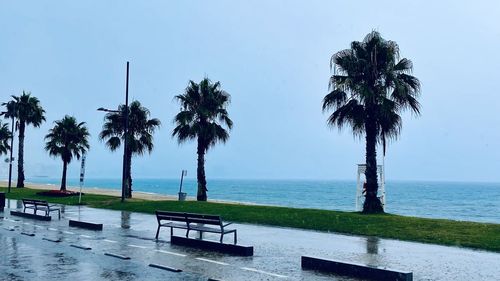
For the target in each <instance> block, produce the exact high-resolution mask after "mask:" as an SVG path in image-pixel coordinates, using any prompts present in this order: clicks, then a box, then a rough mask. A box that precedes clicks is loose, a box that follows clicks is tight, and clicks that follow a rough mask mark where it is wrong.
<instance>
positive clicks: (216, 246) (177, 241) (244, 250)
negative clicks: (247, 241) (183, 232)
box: [170, 236, 253, 257]
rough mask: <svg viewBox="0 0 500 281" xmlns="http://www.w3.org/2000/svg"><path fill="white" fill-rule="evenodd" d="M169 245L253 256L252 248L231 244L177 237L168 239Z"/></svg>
mask: <svg viewBox="0 0 500 281" xmlns="http://www.w3.org/2000/svg"><path fill="white" fill-rule="evenodd" d="M170 243H172V244H173V245H181V246H188V247H193V248H200V249H205V250H211V251H216V252H221V253H225V254H232V255H236V256H245V257H249V256H253V247H252V246H240V245H233V244H224V243H219V242H213V241H207V240H199V239H191V238H185V237H179V236H172V237H171V239H170Z"/></svg>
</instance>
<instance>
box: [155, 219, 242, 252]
mask: <svg viewBox="0 0 500 281" xmlns="http://www.w3.org/2000/svg"><path fill="white" fill-rule="evenodd" d="M156 219H157V221H158V229H157V230H156V239H158V235H159V234H160V228H161V227H170V237H172V236H173V234H174V232H173V231H174V228H178V229H185V230H186V238H188V236H189V232H190V231H191V230H193V231H199V232H200V239H202V238H203V237H202V235H203V232H210V233H219V234H220V242H221V243H222V241H223V239H224V235H225V234H229V233H234V244H235V245H236V243H237V234H236V229H226V228H225V227H226V226H228V225H230V224H232V223H224V222H223V221H222V218H221V217H220V216H215V215H205V214H193V213H179V212H167V211H156ZM162 221H167V222H165V223H162ZM207 225H209V226H207ZM210 225H213V226H218V227H210Z"/></svg>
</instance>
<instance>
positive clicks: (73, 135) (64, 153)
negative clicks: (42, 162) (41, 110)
mask: <svg viewBox="0 0 500 281" xmlns="http://www.w3.org/2000/svg"><path fill="white" fill-rule="evenodd" d="M54 123H55V125H54V128H52V129H50V130H49V133H48V134H47V135H46V136H45V140H46V141H47V142H46V144H45V150H47V151H48V152H49V154H50V156H53V157H61V159H62V161H63V171H62V179H61V191H66V171H67V168H68V164H69V163H70V162H71V160H72V159H73V157H76V159H80V157H81V156H82V155H83V154H84V153H85V152H87V150H88V149H89V148H90V147H89V142H88V138H89V136H90V134H89V132H88V129H87V127H86V126H85V122H80V123H78V122H77V121H76V118H75V117H73V116H68V115H66V116H64V118H63V119H61V120H57V121H55V122H54Z"/></svg>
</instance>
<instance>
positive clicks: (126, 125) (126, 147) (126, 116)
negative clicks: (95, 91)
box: [97, 61, 129, 202]
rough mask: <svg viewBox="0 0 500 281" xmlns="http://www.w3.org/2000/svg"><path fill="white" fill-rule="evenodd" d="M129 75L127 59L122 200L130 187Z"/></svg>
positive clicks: (117, 111) (114, 111) (99, 109)
mask: <svg viewBox="0 0 500 281" xmlns="http://www.w3.org/2000/svg"><path fill="white" fill-rule="evenodd" d="M128 77H129V62H128V61H127V78H126V83H125V112H124V113H123V114H124V115H125V116H124V118H123V119H124V121H123V170H122V200H121V201H122V202H125V193H126V190H127V188H128V179H127V166H128V165H127V149H128ZM97 110H98V111H104V112H113V113H121V112H120V111H119V110H111V109H106V108H103V107H100V108H98V109H97Z"/></svg>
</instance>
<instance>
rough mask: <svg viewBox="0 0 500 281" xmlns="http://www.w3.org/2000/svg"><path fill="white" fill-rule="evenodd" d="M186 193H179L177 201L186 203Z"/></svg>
mask: <svg viewBox="0 0 500 281" xmlns="http://www.w3.org/2000/svg"><path fill="white" fill-rule="evenodd" d="M186 196H187V193H186V192H179V201H186Z"/></svg>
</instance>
